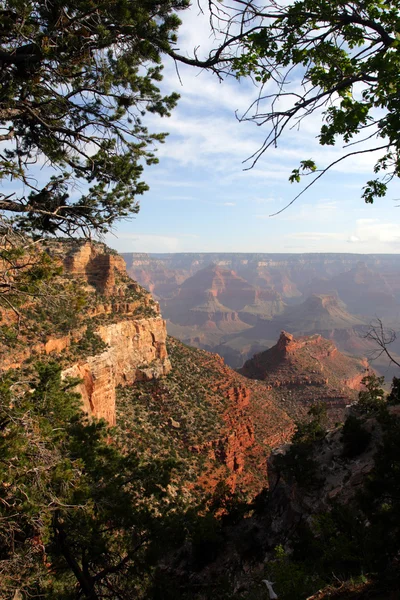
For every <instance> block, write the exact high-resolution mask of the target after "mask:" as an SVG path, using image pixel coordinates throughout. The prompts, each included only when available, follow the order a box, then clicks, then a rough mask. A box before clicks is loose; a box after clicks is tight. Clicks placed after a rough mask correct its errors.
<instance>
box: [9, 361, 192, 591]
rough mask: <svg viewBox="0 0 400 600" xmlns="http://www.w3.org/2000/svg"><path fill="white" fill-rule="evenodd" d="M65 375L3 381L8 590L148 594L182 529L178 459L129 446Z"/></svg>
mask: <svg viewBox="0 0 400 600" xmlns="http://www.w3.org/2000/svg"><path fill="white" fill-rule="evenodd" d="M60 373H61V368H60V367H59V366H58V365H56V364H54V363H47V364H43V363H42V364H40V365H38V373H37V377H36V380H35V379H30V378H26V379H25V380H23V379H22V378H21V373H18V374H17V373H15V374H14V375H13V374H12V373H9V374H8V375H7V376H4V377H2V378H1V380H0V597H1V598H13V597H17V596H18V594H17V591H19V593H20V596H21V597H22V596H23V597H24V598H25V597H32V596H34V597H46V598H49V599H50V598H54V599H55V598H57V599H61V598H63V599H72V598H90V599H92V600H94V599H96V598H113V599H117V598H129V599H131V598H141V597H146V589H147V585H148V583H149V581H148V579H149V577H150V576H151V573H152V568H153V566H154V565H155V564H156V562H157V560H159V557H160V555H163V554H165V553H166V552H167V551H168V548H169V547H170V545H171V543H173V541H174V539H176V538H179V536H180V535H182V531H181V529H182V528H180V527H179V526H178V525H176V523H175V521H176V520H177V519H178V520H179V510H177V504H176V501H174V499H173V498H170V497H168V494H167V484H168V482H169V479H170V474H171V470H172V469H173V467H174V461H173V460H170V459H167V460H164V461H154V460H153V461H151V462H146V461H145V460H144V459H143V458H142V459H141V458H140V457H139V456H138V455H137V454H136V453H135V452H127V453H125V454H122V453H121V452H120V451H119V450H118V449H117V448H116V446H115V445H114V444H112V443H110V441H109V434H110V431H109V430H108V429H107V427H106V425H105V423H104V422H91V423H90V422H88V421H87V420H86V419H85V417H84V414H83V413H82V411H81V409H80V406H79V405H80V400H79V396H78V395H77V394H75V393H73V392H72V391H71V389H72V388H73V386H74V385H75V384H76V381H73V380H70V381H64V382H63V381H61V376H60ZM174 523H175V524H174ZM14 594H16V595H15V596H14ZM18 597H19V596H18ZM147 597H148V596H147Z"/></svg>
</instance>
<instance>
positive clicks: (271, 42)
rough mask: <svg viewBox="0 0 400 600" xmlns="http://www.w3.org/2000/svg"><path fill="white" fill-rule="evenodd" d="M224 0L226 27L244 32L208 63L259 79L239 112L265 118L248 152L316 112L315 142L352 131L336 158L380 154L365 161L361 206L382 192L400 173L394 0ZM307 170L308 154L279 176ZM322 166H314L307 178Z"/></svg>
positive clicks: (398, 22) (338, 139)
mask: <svg viewBox="0 0 400 600" xmlns="http://www.w3.org/2000/svg"><path fill="white" fill-rule="evenodd" d="M237 4H239V3H237ZM233 5H234V8H237V9H238V10H237V12H236V11H232V13H231V14H232V16H231V19H230V21H229V25H230V27H231V28H232V27H233V23H235V24H237V25H238V24H239V20H240V22H241V23H243V22H246V20H247V22H248V26H249V31H248V33H247V34H246V33H244V34H243V35H242V36H239V38H233V39H231V40H230V41H229V42H228V43H227V44H226V47H225V48H224V53H223V56H224V58H225V62H224V61H221V59H220V57H219V56H218V55H217V53H215V54H214V55H213V60H212V59H211V58H210V59H209V61H208V62H209V63H210V62H211V65H210V66H211V67H212V68H214V69H215V70H218V69H219V67H221V71H222V70H223V68H226V63H227V62H229V64H230V66H231V67H232V70H233V73H234V74H235V75H236V77H237V78H242V77H248V76H251V77H252V78H254V79H255V81H257V82H259V83H260V84H262V85H266V84H267V85H268V87H267V88H266V90H265V91H264V90H262V91H261V92H260V98H259V100H258V102H257V103H255V104H254V105H253V106H252V108H251V111H250V110H249V111H247V112H246V113H245V115H244V117H243V119H244V120H254V121H256V122H257V123H258V124H260V125H270V131H269V133H268V135H267V137H266V139H265V142H264V144H263V145H262V146H261V148H260V149H259V151H258V152H257V153H255V155H254V156H253V157H252V158H253V159H254V162H255V161H256V160H257V159H258V158H259V157H260V156H261V155H262V154H263V153H264V152H265V151H266V150H267V149H268V148H269V147H274V146H275V145H276V144H277V142H278V140H279V138H280V136H281V135H282V134H283V133H284V132H285V131H286V130H289V131H290V129H292V128H293V127H295V126H297V125H299V126H301V121H302V120H303V119H307V118H311V119H312V118H314V119H315V118H316V117H317V118H320V119H321V125H320V133H319V142H320V144H321V145H323V146H326V145H328V146H332V145H335V144H342V143H343V142H344V144H346V145H347V144H349V145H350V144H353V142H355V141H357V136H359V138H358V141H359V140H360V139H361V143H360V145H359V146H355V147H351V148H349V150H347V151H345V152H344V153H343V154H342V156H341V157H340V158H339V160H343V159H344V158H346V157H349V158H350V157H351V156H354V155H355V154H358V153H360V154H362V153H368V152H371V151H372V150H373V149H379V150H380V151H381V152H380V156H379V158H378V160H377V161H376V163H375V168H374V172H375V173H376V174H378V175H379V176H378V177H376V178H373V179H370V180H369V181H367V183H366V185H365V187H364V188H363V192H362V197H363V199H364V200H365V202H368V203H371V202H373V201H374V200H375V199H376V198H380V197H382V196H384V195H385V194H386V191H387V184H388V182H389V181H390V180H391V179H392V178H393V177H398V176H399V175H400V155H399V130H400V121H399V107H398V98H399V93H400V89H399V85H400V83H399V72H400V54H399V52H398V49H399V43H400V41H399V33H398V32H399V31H400V2H398V1H395V2H389V3H385V2H384V1H382V0H375V1H371V2H362V1H359V0H357V1H356V2H342V1H341V0H333V1H330V2H326V1H325V0H299V1H297V2H289V3H279V2H265V3H262V4H261V5H257V6H256V4H255V3H253V2H250V3H248V4H246V5H243V6H242V5H241V6H240V7H239V8H238V7H237V6H236V3H235V2H233ZM226 6H228V3H226ZM227 10H228V13H229V9H227ZM238 48H239V49H240V51H239V52H238ZM204 65H205V66H207V63H206V62H205V63H204ZM321 113H322V117H320V114H321ZM367 140H368V143H367ZM350 160H351V158H350ZM336 162H338V161H335V162H333V163H332V164H331V165H329V166H328V167H327V168H330V167H331V166H333V165H334V164H336ZM253 164H254V163H253ZM315 170H316V165H315V163H314V161H313V160H311V159H307V160H303V161H301V164H300V167H299V168H297V169H294V170H293V172H292V174H291V176H290V178H289V179H290V181H292V182H294V181H300V180H301V179H302V177H303V175H308V174H310V173H313V172H314V171H315ZM326 170H327V169H326V168H325V169H323V170H322V171H321V170H319V171H318V175H317V176H316V177H315V178H314V179H313V180H312V181H315V180H316V179H318V178H319V177H320V176H321V175H322V174H323V173H324V172H325V171H326ZM308 187H309V185H308V186H307V188H308ZM307 188H306V189H307Z"/></svg>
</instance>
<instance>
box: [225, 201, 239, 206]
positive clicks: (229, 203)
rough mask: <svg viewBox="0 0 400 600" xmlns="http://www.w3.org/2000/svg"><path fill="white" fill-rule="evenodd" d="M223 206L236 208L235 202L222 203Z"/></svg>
mask: <svg viewBox="0 0 400 600" xmlns="http://www.w3.org/2000/svg"><path fill="white" fill-rule="evenodd" d="M223 206H236V202H224V203H223Z"/></svg>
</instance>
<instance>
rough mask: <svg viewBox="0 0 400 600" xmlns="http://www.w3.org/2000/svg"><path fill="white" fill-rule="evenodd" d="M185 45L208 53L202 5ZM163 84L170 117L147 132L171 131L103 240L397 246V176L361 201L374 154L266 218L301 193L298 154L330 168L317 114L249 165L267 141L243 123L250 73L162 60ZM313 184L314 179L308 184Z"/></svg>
mask: <svg viewBox="0 0 400 600" xmlns="http://www.w3.org/2000/svg"><path fill="white" fill-rule="evenodd" d="M180 17H181V18H182V21H183V24H182V26H181V29H180V36H179V44H178V46H179V48H180V51H181V52H182V53H187V54H188V55H190V54H191V52H192V50H193V48H194V47H197V46H200V49H199V51H198V52H199V54H200V55H201V52H202V51H204V52H206V51H207V50H208V49H209V48H210V46H211V44H212V43H213V40H212V39H211V38H210V31H209V24H208V18H207V15H202V14H201V13H199V10H198V8H197V6H196V5H195V6H193V7H192V8H191V9H190V10H188V11H184V12H182V13H181V15H180ZM162 89H163V91H165V92H170V91H177V92H179V93H180V95H181V98H180V101H179V104H178V107H177V108H176V109H174V110H173V112H172V116H171V117H170V118H166V119H160V118H159V117H156V116H151V117H150V119H149V120H148V125H149V129H150V131H168V132H169V136H168V137H167V139H166V142H165V144H163V145H161V146H159V149H158V152H157V154H158V157H159V160H160V162H159V164H158V165H154V166H151V167H148V168H145V171H144V180H145V181H146V183H148V184H149V186H150V191H148V192H146V193H145V194H144V195H143V197H142V198H141V210H140V212H139V214H138V215H137V216H136V217H135V218H134V219H131V220H128V221H124V222H122V223H120V224H119V225H118V226H117V227H115V229H114V231H113V232H112V233H111V234H108V235H107V237H106V240H105V241H106V242H107V243H108V244H109V245H110V246H111V247H113V248H115V249H116V250H118V251H120V252H146V253H152V252H157V253H160V252H285V253H286V252H289V253H291V252H295V253H299V252H354V253H398V252H400V223H399V216H400V207H399V208H397V205H400V182H397V181H396V182H395V183H394V184H393V185H392V186H391V188H390V190H389V193H388V195H387V196H386V197H385V198H382V199H379V200H378V201H376V203H375V204H374V205H366V204H365V203H364V202H363V200H362V199H361V193H362V187H363V185H364V184H365V182H366V181H367V180H368V179H371V178H372V177H373V170H372V167H373V164H374V163H375V160H376V158H377V156H376V155H375V156H374V155H369V154H367V155H364V156H358V157H354V158H352V159H349V160H347V161H343V162H342V163H339V165H337V166H336V167H335V168H334V169H333V170H332V171H330V172H328V173H327V174H326V175H324V176H323V177H322V178H321V179H320V180H319V182H317V183H316V184H315V185H314V186H313V187H312V188H311V189H310V190H309V191H308V192H306V193H305V194H304V195H303V196H301V198H299V199H298V200H297V201H296V202H295V203H294V204H293V205H292V206H291V207H290V208H288V209H287V210H285V211H284V212H283V213H281V214H280V215H277V216H274V217H271V216H270V215H271V214H272V213H274V212H276V211H278V210H280V209H281V208H283V207H284V206H285V205H286V204H287V203H288V202H290V201H291V200H292V199H293V197H294V196H296V194H297V193H298V192H299V191H300V190H301V187H300V186H301V184H291V183H289V181H288V177H289V175H290V173H291V171H292V169H294V168H295V167H297V166H298V165H299V161H300V160H302V159H308V158H313V159H314V160H316V162H317V163H318V166H321V167H324V166H326V165H327V164H329V163H330V162H331V161H332V160H333V159H335V158H337V157H338V156H339V155H340V153H341V148H340V146H339V147H338V148H332V147H321V146H319V145H318V143H317V140H316V135H317V134H318V131H319V126H320V121H319V119H318V116H315V117H311V119H309V120H308V121H303V123H302V125H301V127H300V129H299V130H293V131H290V132H288V133H287V134H286V135H285V136H284V138H282V139H281V141H280V143H279V145H278V148H273V149H270V150H269V151H268V152H266V153H265V154H264V155H263V156H262V157H261V158H260V159H259V161H258V162H257V163H256V165H255V166H254V167H253V168H252V169H250V170H245V169H246V167H248V166H249V163H248V162H245V161H246V159H247V158H248V157H249V156H251V155H252V154H253V153H254V152H256V151H257V149H258V148H259V147H260V145H261V144H262V142H263V140H264V138H265V136H266V134H267V130H266V129H264V128H263V127H258V126H256V125H255V124H254V123H252V122H239V121H238V119H237V118H236V114H239V115H240V114H243V113H244V112H245V111H246V110H247V109H248V107H249V106H250V104H251V103H252V102H253V101H254V100H255V99H256V98H257V89H256V88H255V87H254V85H253V84H252V83H251V82H250V81H249V80H242V81H239V82H238V81H236V80H234V79H233V78H231V79H230V80H225V81H223V82H220V81H219V80H218V78H217V77H216V76H215V75H213V74H211V73H208V72H205V71H200V70H198V69H194V68H193V67H188V66H185V65H180V66H179V76H178V73H177V69H176V66H175V64H174V63H173V61H172V60H170V59H166V61H165V70H164V81H163V84H162ZM307 183H308V181H307Z"/></svg>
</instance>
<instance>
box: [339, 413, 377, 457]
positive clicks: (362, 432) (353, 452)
mask: <svg viewBox="0 0 400 600" xmlns="http://www.w3.org/2000/svg"><path fill="white" fill-rule="evenodd" d="M370 441H371V434H370V432H369V431H367V430H366V429H365V427H364V426H363V424H362V420H361V419H358V418H357V417H356V416H354V415H349V416H348V417H347V419H346V421H345V424H344V425H343V430H342V443H343V456H345V457H347V458H353V457H355V456H358V455H359V454H361V453H362V452H364V450H366V448H367V447H368V444H369V443H370Z"/></svg>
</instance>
